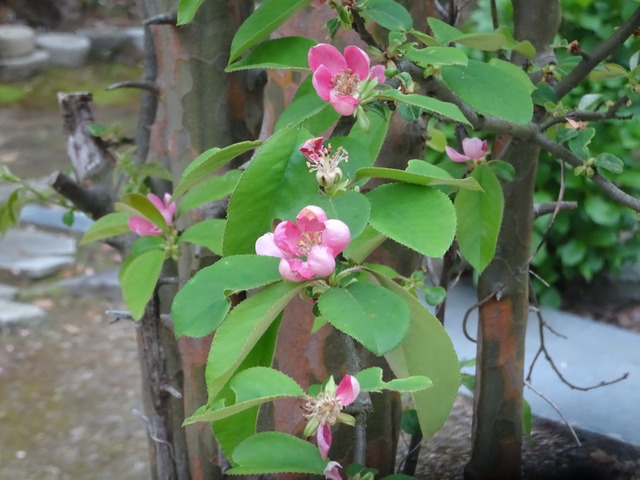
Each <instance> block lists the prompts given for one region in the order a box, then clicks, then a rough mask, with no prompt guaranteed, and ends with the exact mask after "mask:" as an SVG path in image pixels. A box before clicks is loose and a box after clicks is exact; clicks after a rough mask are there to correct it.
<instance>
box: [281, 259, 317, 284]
mask: <svg viewBox="0 0 640 480" xmlns="http://www.w3.org/2000/svg"><path fill="white" fill-rule="evenodd" d="M278 272H280V275H282V277H283V278H285V279H286V280H291V281H292V282H301V281H302V280H308V279H309V278H311V277H313V272H311V271H310V270H309V267H308V266H307V265H306V263H305V262H303V261H302V260H300V259H299V258H283V259H282V260H280V264H279V265H278Z"/></svg>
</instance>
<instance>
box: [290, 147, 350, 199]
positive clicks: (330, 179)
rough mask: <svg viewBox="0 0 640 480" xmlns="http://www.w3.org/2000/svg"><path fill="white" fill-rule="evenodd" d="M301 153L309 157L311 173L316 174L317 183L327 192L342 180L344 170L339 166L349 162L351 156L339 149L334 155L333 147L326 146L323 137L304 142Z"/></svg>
mask: <svg viewBox="0 0 640 480" xmlns="http://www.w3.org/2000/svg"><path fill="white" fill-rule="evenodd" d="M300 151H301V152H302V154H303V155H304V156H305V157H307V167H309V171H310V172H316V181H317V182H318V184H319V185H320V186H321V187H323V188H324V189H325V190H326V189H331V187H334V186H335V185H337V184H338V183H339V182H340V180H342V170H340V168H339V167H338V165H339V164H340V162H347V161H348V160H349V154H348V153H347V151H346V150H345V149H344V148H342V147H338V150H336V153H332V152H331V145H328V146H324V145H323V144H322V137H317V138H311V139H309V140H307V141H306V142H304V143H303V144H302V147H300Z"/></svg>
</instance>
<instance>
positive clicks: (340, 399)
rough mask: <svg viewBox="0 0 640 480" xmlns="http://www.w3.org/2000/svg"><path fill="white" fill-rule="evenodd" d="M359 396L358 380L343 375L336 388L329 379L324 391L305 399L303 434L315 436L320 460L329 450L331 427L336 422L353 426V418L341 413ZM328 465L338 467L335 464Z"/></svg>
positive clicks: (331, 379)
mask: <svg viewBox="0 0 640 480" xmlns="http://www.w3.org/2000/svg"><path fill="white" fill-rule="evenodd" d="M359 394H360V384H359V383H358V380H356V378H355V377H353V376H351V375H345V376H344V378H343V379H342V381H341V382H340V384H339V385H338V386H337V387H336V384H335V382H334V381H333V377H330V378H329V380H328V381H327V384H326V386H325V388H324V391H322V392H320V393H319V394H318V396H317V397H315V398H314V397H307V403H306V404H305V405H304V407H303V408H304V410H305V414H304V416H305V418H306V419H307V421H308V422H307V426H306V427H305V429H304V434H305V436H307V437H311V436H312V435H316V441H317V443H318V449H319V450H320V455H321V456H322V458H325V459H326V458H327V455H328V454H329V449H330V448H331V427H332V426H333V425H335V424H336V423H338V422H339V423H346V424H347V425H351V426H353V425H355V422H356V420H355V418H353V417H352V416H351V415H349V414H346V413H343V412H342V409H343V408H344V407H346V406H347V405H350V404H351V403H353V402H354V401H355V399H356V397H357V396H358V395H359ZM330 463H334V464H336V465H338V464H337V462H330ZM327 467H329V466H327ZM325 473H326V471H325Z"/></svg>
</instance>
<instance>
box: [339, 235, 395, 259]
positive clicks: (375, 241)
mask: <svg viewBox="0 0 640 480" xmlns="http://www.w3.org/2000/svg"><path fill="white" fill-rule="evenodd" d="M386 239H387V237H386V236H384V235H382V234H381V233H380V232H378V231H377V230H376V229H375V228H373V227H371V226H367V227H366V228H365V229H364V231H363V232H362V233H361V234H360V235H358V236H357V237H355V238H353V237H352V238H351V243H350V244H349V246H348V247H347V248H346V249H345V251H344V252H342V254H343V255H344V257H345V258H347V259H349V260H351V261H352V262H354V263H362V262H363V261H364V260H365V258H367V257H368V256H369V255H370V254H371V252H373V251H374V250H375V249H376V248H377V247H378V246H379V245H380V244H381V243H382V242H384V241H385V240H386Z"/></svg>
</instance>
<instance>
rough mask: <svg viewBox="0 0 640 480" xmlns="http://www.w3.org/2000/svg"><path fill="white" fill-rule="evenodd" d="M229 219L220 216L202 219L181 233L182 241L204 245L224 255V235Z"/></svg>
mask: <svg viewBox="0 0 640 480" xmlns="http://www.w3.org/2000/svg"><path fill="white" fill-rule="evenodd" d="M226 223H227V221H226V220H222V219H219V218H214V219H211V220H202V221H200V222H198V223H196V224H194V225H192V226H191V227H189V228H188V229H187V230H185V231H184V232H183V233H182V235H180V242H189V243H193V244H195V245H202V246H203V247H206V248H208V249H209V250H211V251H212V252H213V253H215V254H217V255H222V236H223V235H224V227H225V225H226Z"/></svg>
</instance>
